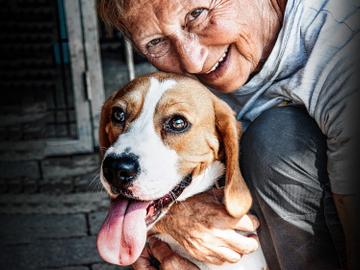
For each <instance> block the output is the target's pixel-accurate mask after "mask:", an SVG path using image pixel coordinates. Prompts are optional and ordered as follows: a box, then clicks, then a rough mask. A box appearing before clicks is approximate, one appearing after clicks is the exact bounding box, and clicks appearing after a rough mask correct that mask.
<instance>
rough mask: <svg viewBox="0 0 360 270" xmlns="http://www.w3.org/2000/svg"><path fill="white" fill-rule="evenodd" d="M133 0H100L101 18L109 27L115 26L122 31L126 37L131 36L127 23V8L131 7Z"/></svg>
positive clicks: (99, 10) (99, 11)
mask: <svg viewBox="0 0 360 270" xmlns="http://www.w3.org/2000/svg"><path fill="white" fill-rule="evenodd" d="M131 1H133V0H99V1H98V13H99V15H100V18H101V19H102V20H103V21H104V23H105V25H106V26H108V27H114V28H116V29H118V30H119V31H120V32H122V33H123V34H124V35H125V36H126V37H128V38H129V37H130V33H129V31H128V29H127V27H126V25H125V19H126V17H127V14H126V10H128V8H129V7H130V5H131V4H130V2H131Z"/></svg>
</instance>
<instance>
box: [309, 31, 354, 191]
mask: <svg viewBox="0 0 360 270" xmlns="http://www.w3.org/2000/svg"><path fill="white" fill-rule="evenodd" d="M358 36H359V35H358V34H356V35H355V36H354V39H352V40H351V41H350V42H349V44H347V46H345V47H344V48H342V49H341V50H339V51H338V53H337V54H335V55H334V57H333V58H332V59H331V61H329V63H328V64H327V65H326V66H325V68H324V70H323V72H322V73H321V74H320V76H319V84H318V86H319V88H320V91H319V94H318V96H317V98H316V102H315V105H314V110H313V117H314V119H315V120H316V121H317V123H318V124H319V127H320V128H321V130H322V131H323V133H324V134H325V135H326V137H327V146H328V150H327V156H328V166H327V168H328V173H329V179H330V185H331V189H332V192H333V193H337V194H353V193H355V191H356V190H357V189H356V187H355V186H356V185H357V182H358V181H359V180H360V179H355V178H356V177H355V175H359V174H356V171H358V169H357V168H356V166H355V154H356V146H357V145H358V138H359V136H356V129H355V127H357V124H356V121H358V120H357V119H356V115H357V114H356V109H357V108H356V107H359V106H357V104H356V102H357V101H358V100H360V99H359V98H357V97H358V96H359V91H358V90H359V80H358V77H359V76H360V73H359V68H358V67H359V65H360V61H359V57H358V56H357V54H358V53H357V52H356V51H355V50H353V49H354V48H355V47H356V46H359V42H358V40H359V38H358ZM359 178H360V177H359Z"/></svg>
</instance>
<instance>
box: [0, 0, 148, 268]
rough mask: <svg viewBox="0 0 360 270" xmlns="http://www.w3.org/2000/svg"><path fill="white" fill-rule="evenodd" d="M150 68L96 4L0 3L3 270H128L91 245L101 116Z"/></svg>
mask: <svg viewBox="0 0 360 270" xmlns="http://www.w3.org/2000/svg"><path fill="white" fill-rule="evenodd" d="M151 71H155V68H154V67H152V66H151V65H150V64H148V63H147V62H146V60H145V59H144V58H142V57H141V56H139V55H138V54H136V52H133V51H132V48H131V46H129V45H128V44H127V42H125V40H124V38H123V36H122V35H121V34H120V33H118V32H116V31H113V30H110V29H106V27H105V26H104V25H103V24H102V23H101V21H100V20H99V19H98V16H97V12H96V0H0V93H1V94H0V172H1V173H0V249H1V250H0V269H2V270H8V269H19V270H21V269H58V270H112V269H126V268H121V267H115V266H112V265H109V264H106V263H104V262H103V261H102V260H101V259H100V257H99V256H98V254H97V250H96V246H95V240H96V234H97V231H98V229H99V227H100V225H101V223H102V221H103V220H104V218H105V216H106V211H107V206H108V198H107V196H106V194H105V192H104V191H103V190H102V188H101V186H100V182H99V166H100V163H99V162H100V161H99V157H98V138H97V129H98V121H99V113H100V108H101V105H102V103H103V102H104V100H105V99H106V97H108V96H109V95H110V94H111V93H112V92H113V91H115V90H117V89H119V87H121V86H122V85H124V84H125V83H127V82H128V81H129V79H130V78H132V77H133V76H134V75H140V74H143V73H148V72H151ZM128 269H129V268H128Z"/></svg>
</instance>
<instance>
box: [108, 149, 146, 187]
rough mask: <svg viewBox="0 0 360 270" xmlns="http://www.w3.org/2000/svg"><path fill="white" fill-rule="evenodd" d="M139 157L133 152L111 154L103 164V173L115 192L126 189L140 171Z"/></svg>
mask: <svg viewBox="0 0 360 270" xmlns="http://www.w3.org/2000/svg"><path fill="white" fill-rule="evenodd" d="M138 159H139V158H138V157H137V156H136V155H135V154H132V153H122V154H121V155H115V154H110V155H108V156H107V157H106V158H105V159H104V161H103V164H102V169H103V174H104V177H105V179H106V181H108V183H109V184H110V185H111V188H112V189H113V190H114V191H115V193H119V191H120V190H123V189H126V188H127V187H129V185H130V184H131V183H132V182H133V181H134V180H135V179H136V177H137V176H138V174H139V173H140V165H139V161H138Z"/></svg>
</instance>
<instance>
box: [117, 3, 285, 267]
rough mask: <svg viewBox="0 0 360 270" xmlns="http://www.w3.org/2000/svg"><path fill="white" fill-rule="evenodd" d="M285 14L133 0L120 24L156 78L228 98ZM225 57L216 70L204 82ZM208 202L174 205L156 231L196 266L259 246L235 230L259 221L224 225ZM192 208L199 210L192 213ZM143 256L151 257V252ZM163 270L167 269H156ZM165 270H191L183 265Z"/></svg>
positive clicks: (221, 211)
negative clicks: (180, 80)
mask: <svg viewBox="0 0 360 270" xmlns="http://www.w3.org/2000/svg"><path fill="white" fill-rule="evenodd" d="M285 6H286V0H196V1H195V0H172V1H168V0H153V1H148V0H133V1H132V7H131V8H129V10H126V14H128V15H127V18H126V19H125V21H124V22H123V24H124V25H126V28H127V30H128V32H129V34H130V38H131V40H132V42H133V45H134V46H135V47H136V48H137V49H138V50H139V51H140V52H141V53H142V54H143V55H144V56H145V57H147V59H148V60H149V61H150V62H151V63H152V64H153V65H154V66H156V67H157V68H158V69H159V70H161V71H167V72H175V73H180V74H187V75H191V76H196V77H197V78H198V79H199V80H201V81H202V82H203V83H204V84H206V85H208V86H211V87H213V88H215V89H217V90H218V91H221V92H224V93H228V92H232V91H234V90H236V89H238V88H239V87H241V86H242V85H243V84H244V83H246V81H247V80H248V79H249V78H250V77H251V76H252V75H253V74H255V73H256V72H258V71H259V70H260V69H261V65H262V63H263V62H264V61H265V60H266V58H267V57H268V55H269V54H270V52H271V49H272V47H273V45H274V43H275V40H276V38H277V35H278V32H279V30H280V28H281V24H282V19H283V14H284V10H285ZM164 48H165V49H164ZM154 52H155V53H154ZM225 54H226V55H227V56H226V61H224V64H223V65H222V67H221V68H220V66H219V68H216V69H215V71H213V72H211V73H209V74H206V73H207V72H209V71H211V70H212V69H213V68H214V67H216V64H217V63H218V62H219V60H221V58H222V56H224V55H225ZM224 59H225V58H224ZM213 198H214V196H213V195H212V194H210V195H209V193H207V195H197V196H194V197H193V198H190V199H188V200H187V201H185V202H184V203H181V204H178V205H176V206H175V207H173V208H172V209H171V210H170V213H169V214H168V215H167V216H166V217H165V218H164V219H163V220H161V221H160V222H159V223H158V224H157V226H156V229H157V230H158V231H159V232H166V233H168V234H170V235H171V236H172V237H173V238H174V239H176V240H177V241H178V242H179V243H180V244H182V245H183V246H184V247H185V248H186V249H187V251H188V252H189V253H190V254H191V255H192V256H194V257H195V258H196V259H198V260H200V261H205V262H208V263H214V264H221V263H223V262H224V261H227V262H235V261H238V260H239V259H240V255H241V254H245V253H249V252H252V251H254V250H255V249H256V248H257V246H258V242H257V240H256V238H254V236H248V237H245V236H241V235H239V234H236V232H235V230H234V229H238V230H242V231H245V232H250V231H253V230H254V229H256V228H257V226H258V221H257V220H256V218H255V217H253V216H248V215H246V216H244V217H243V218H241V219H235V218H232V217H230V216H229V215H228V214H227V212H226V210H225V207H224V206H223V204H222V203H221V202H220V201H219V200H216V201H214V200H213ZM194 201H195V202H196V203H194ZM193 205H197V206H198V207H197V208H196V209H197V210H196V211H195V210H194V208H193ZM199 209H200V210H201V211H199ZM172 216H176V217H178V218H176V219H174V218H172ZM209 216H215V217H216V218H209ZM229 235H230V236H231V237H229ZM153 246H154V245H153ZM163 247H164V246H163ZM144 252H145V253H146V255H149V254H148V252H150V253H151V252H152V253H153V254H154V251H152V249H151V247H150V248H149V249H147V250H145V251H144ZM155 254H156V251H155ZM168 254H169V258H170V259H167V262H166V265H170V264H171V263H174V264H176V263H178V264H184V263H185V264H186V262H185V261H184V259H183V258H181V257H179V256H177V255H176V254H174V253H171V252H170V251H169V253H168ZM146 258H148V257H146V256H142V257H141V258H140V259H139V261H138V262H136V263H135V265H134V266H133V267H134V269H135V270H141V269H153V268H151V267H150V266H149V262H148V260H147V259H146ZM160 261H161V260H160ZM162 269H165V270H166V269H167V268H166V266H165V265H162ZM168 269H196V268H194V266H193V265H192V264H191V263H189V265H187V266H186V267H185V266H183V268H177V267H175V268H168Z"/></svg>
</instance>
